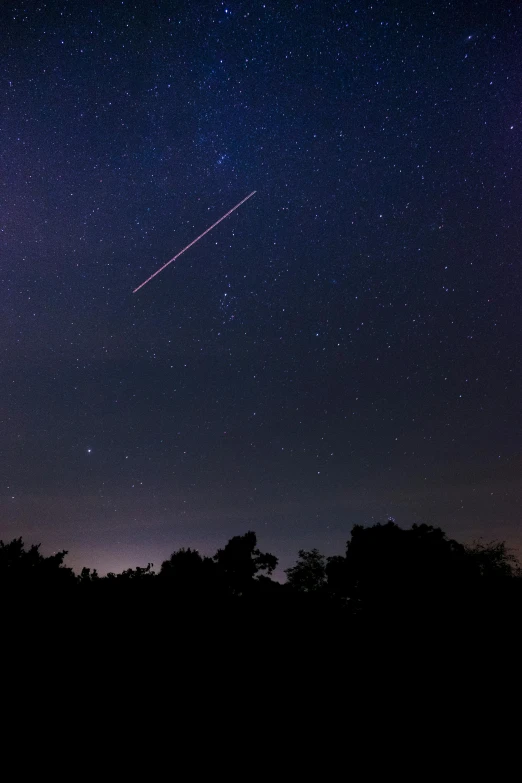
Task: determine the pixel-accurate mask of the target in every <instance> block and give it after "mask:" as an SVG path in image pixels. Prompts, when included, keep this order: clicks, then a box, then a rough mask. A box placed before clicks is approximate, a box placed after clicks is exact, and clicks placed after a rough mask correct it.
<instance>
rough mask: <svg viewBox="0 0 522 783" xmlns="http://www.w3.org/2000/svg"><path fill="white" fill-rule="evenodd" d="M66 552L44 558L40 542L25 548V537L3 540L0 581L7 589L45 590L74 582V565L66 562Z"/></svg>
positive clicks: (0, 549)
mask: <svg viewBox="0 0 522 783" xmlns="http://www.w3.org/2000/svg"><path fill="white" fill-rule="evenodd" d="M66 555H67V551H66V550H63V551H61V552H55V553H54V554H52V555H49V556H48V557H44V556H43V555H42V554H41V552H40V544H33V545H32V546H31V547H30V548H29V549H26V548H25V546H24V542H23V540H22V538H14V539H13V540H12V541H10V542H9V543H7V544H5V543H4V542H3V541H0V584H1V585H2V586H3V587H4V588H6V587H10V588H17V589H18V590H20V589H27V590H29V589H30V590H45V589H51V588H61V587H67V585H69V586H71V585H73V584H74V583H75V580H76V578H75V576H74V573H73V570H72V568H68V567H67V566H65V565H64V564H63V561H64V558H65V556H66Z"/></svg>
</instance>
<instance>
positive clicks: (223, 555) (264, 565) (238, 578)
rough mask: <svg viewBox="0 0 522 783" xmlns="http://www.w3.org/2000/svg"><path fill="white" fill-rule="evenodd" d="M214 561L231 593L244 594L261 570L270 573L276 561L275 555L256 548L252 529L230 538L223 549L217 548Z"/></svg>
mask: <svg viewBox="0 0 522 783" xmlns="http://www.w3.org/2000/svg"><path fill="white" fill-rule="evenodd" d="M214 561H215V563H216V564H217V567H218V570H219V573H220V575H222V577H223V579H224V583H225V585H226V586H227V588H228V590H229V591H230V592H231V593H232V594H233V595H244V594H245V593H246V592H248V591H249V590H250V589H251V588H252V586H253V583H254V580H255V578H256V576H257V575H258V574H259V573H260V572H261V571H265V572H266V573H267V574H271V573H272V572H273V570H274V568H275V567H276V566H277V562H278V561H277V557H275V555H271V554H269V553H268V552H260V551H259V549H257V537H256V534H255V533H254V532H252V531H249V532H248V533H245V534H244V535H243V536H234V537H233V538H231V539H230V541H229V542H228V543H227V544H226V545H225V547H224V549H218V551H217V552H216V554H215V555H214Z"/></svg>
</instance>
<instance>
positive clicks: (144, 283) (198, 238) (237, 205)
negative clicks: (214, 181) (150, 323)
mask: <svg viewBox="0 0 522 783" xmlns="http://www.w3.org/2000/svg"><path fill="white" fill-rule="evenodd" d="M256 192H257V191H255V190H253V191H252V193H249V194H248V196H246V197H245V198H244V199H243V201H240V202H239V204H236V206H235V207H232V209H229V211H228V212H227V214H226V215H223V217H220V218H219V220H216V222H215V223H212V225H211V226H210V227H209V228H207V230H206V231H203V233H202V234H200V235H199V237H196V239H193V240H192V242H191V243H190V245H187V247H184V248H183V250H180V251H179V253H176V255H175V256H174V258H171V259H170V261H167V263H166V264H163V266H162V267H160V268H159V269H157V270H156V271H155V272H154V274H152V275H151V276H150V277H148V278H147V279H146V280H145V281H144V282H143V283H141V285H139V286H138V287H137V288H135V289H134V291H133V292H132V293H133V294H135V293H136V291H139V290H140V288H143V286H144V285H147V283H149V282H150V281H151V280H152V278H153V277H156V275H159V273H160V272H163V270H164V269H165V268H166V267H167V266H168V265H169V264H172V262H173V261H175V260H176V258H179V257H180V256H181V255H183V253H184V252H185V250H188V249H189V247H192V245H195V244H196V242H199V240H200V239H201V238H202V237H204V236H205V234H208V232H209V231H212V229H213V228H215V227H216V226H217V224H218V223H221V221H222V220H224V219H225V218H227V217H228V216H229V215H231V214H232V212H234V211H235V210H236V209H237V208H238V207H240V206H241V204H244V203H245V201H248V199H249V198H251V197H252V196H253V195H254V193H256Z"/></svg>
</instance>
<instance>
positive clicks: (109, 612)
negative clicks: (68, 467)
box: [0, 520, 522, 636]
mask: <svg viewBox="0 0 522 783" xmlns="http://www.w3.org/2000/svg"><path fill="white" fill-rule="evenodd" d="M66 555H67V552H66V551H62V552H58V553H55V554H53V555H50V556H48V557H45V556H44V555H42V554H41V552H40V547H39V545H33V546H30V547H29V548H26V547H25V545H24V543H23V541H22V539H21V538H16V539H14V540H12V541H11V542H9V543H4V542H0V589H1V591H2V596H3V603H4V607H6V609H7V611H11V612H12V615H13V616H14V617H16V616H18V617H19V616H21V615H20V613H21V612H22V613H23V612H32V613H33V614H35V613H38V611H41V612H44V613H46V616H47V617H48V618H52V617H53V616H55V617H59V618H60V621H61V622H63V621H64V618H66V617H69V618H70V619H75V620H76V621H78V622H81V621H84V620H85V621H87V618H90V620H89V622H90V623H93V622H99V621H101V620H102V619H104V620H105V621H107V622H109V623H112V622H113V621H115V620H118V621H122V618H126V619H127V620H128V621H129V622H130V623H131V624H132V622H135V621H136V620H137V618H139V619H140V620H144V618H149V619H150V618H152V617H154V616H156V617H161V618H165V617H166V616H173V615H175V617H176V622H177V623H180V622H181V621H185V622H190V621H194V620H196V619H197V620H198V621H208V622H212V621H215V618H216V617H218V616H219V618H220V623H221V624H222V627H223V624H224V625H226V623H227V621H228V622H231V623H233V624H234V627H235V628H236V629H237V623H238V622H240V623H243V624H246V625H248V624H249V623H250V624H251V625H252V626H256V627H260V626H262V627H265V628H266V627H268V626H269V625H270V624H271V623H273V624H274V623H277V622H279V623H280V624H281V625H282V627H284V628H285V630H286V632H288V631H289V630H291V629H292V628H293V629H294V630H296V631H298V630H301V631H302V630H303V628H304V627H307V625H309V624H310V623H319V624H320V627H321V629H322V633H325V634H327V635H332V634H333V635H334V636H335V635H338V634H342V633H345V632H346V631H347V630H349V629H351V630H352V631H353V630H355V629H361V628H367V627H371V626H373V627H379V628H381V629H383V628H386V627H393V628H395V629H397V628H401V627H402V628H410V629H411V628H412V627H416V628H421V627H423V626H429V627H430V628H433V627H443V626H444V625H448V624H449V625H453V626H455V625H458V626H462V625H463V624H464V625H468V626H472V625H473V624H478V625H480V627H482V628H483V627H485V625H486V624H487V625H488V626H492V625H495V623H501V622H503V621H504V620H505V619H506V618H508V617H509V618H513V616H514V614H517V616H518V614H519V612H520V609H521V608H522V574H521V569H520V567H519V564H518V561H517V560H516V558H515V557H514V556H513V555H512V553H511V552H510V550H509V549H508V548H507V546H506V544H505V543H504V542H492V543H489V544H484V543H475V544H474V545H472V546H467V545H464V544H461V543H459V542H457V541H455V540H453V539H451V538H448V536H447V535H446V534H445V533H444V532H443V531H442V530H441V529H440V528H437V527H432V526H430V525H425V524H420V525H413V526H412V527H411V528H409V529H402V528H400V527H399V526H398V525H397V524H395V522H394V521H393V520H389V521H388V522H387V523H386V524H377V525H373V526H372V527H362V526H361V525H355V526H354V527H353V529H352V531H351V536H350V539H349V540H348V542H347V545H346V551H345V553H344V554H343V555H336V556H333V557H325V556H324V555H322V554H321V553H320V552H319V551H318V550H317V549H312V550H310V551H305V550H301V551H299V557H298V560H297V562H296V563H295V565H293V566H292V567H290V568H288V569H287V570H286V576H287V581H286V582H285V583H284V584H281V583H280V582H278V581H275V580H274V579H273V578H271V577H272V575H273V572H274V569H275V568H276V566H277V563H278V559H277V557H276V556H275V555H273V554H270V553H267V552H261V551H260V550H259V549H258V547H257V538H256V534H255V533H254V532H251V531H249V532H247V533H246V534H245V535H242V536H234V537H233V538H231V539H230V541H228V543H227V544H226V545H225V546H224V547H223V549H219V550H218V551H217V552H216V554H215V555H214V556H213V557H206V556H202V555H200V553H199V552H197V551H196V550H194V549H190V548H188V549H179V550H177V551H175V552H173V553H172V555H171V556H170V558H169V559H168V560H165V562H163V563H162V564H161V567H160V569H159V571H157V572H156V571H155V570H154V568H153V564H152V563H149V564H148V565H147V566H145V567H136V568H130V569H127V570H125V571H123V572H122V573H119V574H114V573H109V574H107V575H106V576H103V577H100V576H99V575H98V574H97V572H96V570H91V569H89V568H83V570H82V571H81V573H80V574H75V573H74V572H73V570H72V569H71V568H69V567H67V566H66V565H65V564H64V559H65V557H66Z"/></svg>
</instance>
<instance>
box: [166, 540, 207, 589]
mask: <svg viewBox="0 0 522 783" xmlns="http://www.w3.org/2000/svg"><path fill="white" fill-rule="evenodd" d="M159 578H160V581H161V582H162V583H163V584H164V585H166V586H168V587H169V588H170V589H172V590H174V591H175V592H178V593H182V594H183V595H184V596H185V597H196V596H200V597H201V596H203V595H204V594H206V593H208V592H209V591H211V590H212V589H213V588H214V589H217V587H218V584H217V566H216V564H215V562H214V561H213V560H212V559H211V558H210V557H201V555H200V554H199V552H198V551H197V550H196V549H190V547H189V548H188V549H178V550H177V551H176V552H173V553H172V554H171V556H170V558H169V559H168V560H165V561H164V562H163V563H162V564H161V570H160V573H159Z"/></svg>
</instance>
